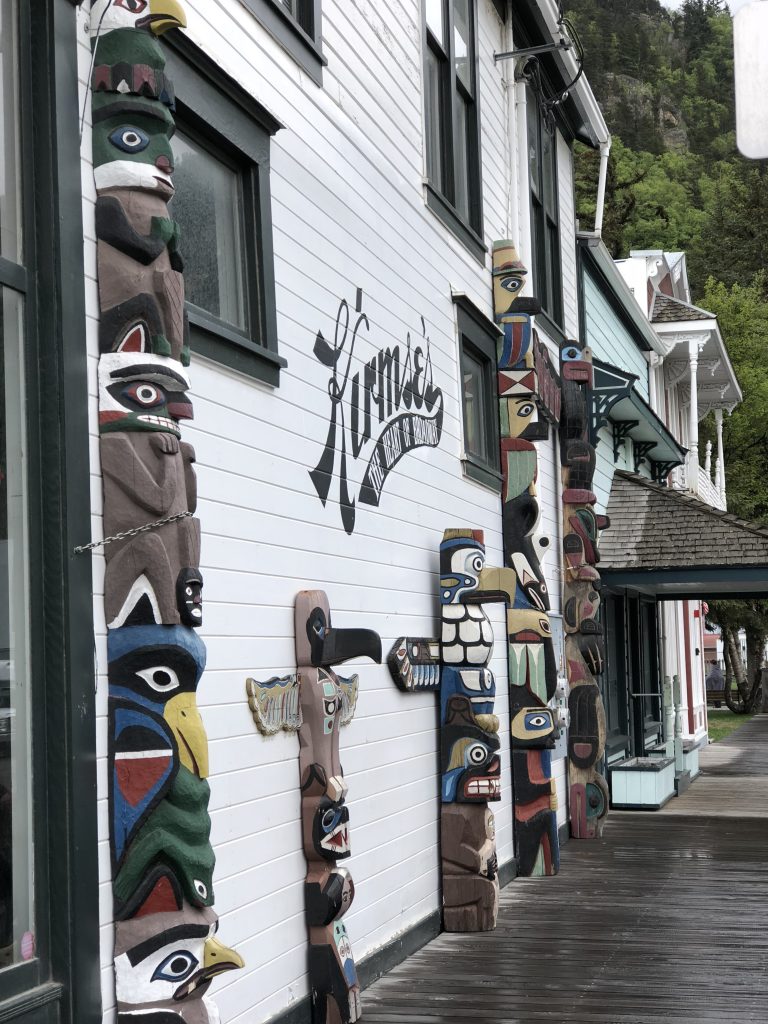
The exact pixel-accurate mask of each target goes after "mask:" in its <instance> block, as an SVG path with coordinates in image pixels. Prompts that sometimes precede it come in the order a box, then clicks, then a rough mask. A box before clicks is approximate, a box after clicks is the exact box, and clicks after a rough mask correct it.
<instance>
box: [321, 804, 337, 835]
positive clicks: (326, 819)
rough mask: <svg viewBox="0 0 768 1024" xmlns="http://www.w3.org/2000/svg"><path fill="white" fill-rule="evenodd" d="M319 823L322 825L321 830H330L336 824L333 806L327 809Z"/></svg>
mask: <svg viewBox="0 0 768 1024" xmlns="http://www.w3.org/2000/svg"><path fill="white" fill-rule="evenodd" d="M320 824H321V825H322V828H323V832H330V831H331V829H332V828H333V827H334V825H335V824H336V811H335V810H334V809H333V808H331V809H329V810H327V811H326V812H325V814H324V815H323V817H322V819H321V821H320Z"/></svg>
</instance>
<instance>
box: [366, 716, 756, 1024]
mask: <svg viewBox="0 0 768 1024" xmlns="http://www.w3.org/2000/svg"><path fill="white" fill-rule="evenodd" d="M718 748H720V749H718ZM726 749H727V750H728V751H729V752H732V751H736V753H735V755H733V756H731V754H730V753H729V754H727V755H724V754H723V751H724V750H726ZM704 753H705V756H704V757H703V759H702V760H703V762H704V763H705V765H706V767H705V774H704V777H702V778H700V779H698V780H697V781H696V782H695V783H694V784H693V785H692V786H691V788H690V789H689V790H688V792H687V793H686V794H684V795H683V796H682V797H680V798H679V799H677V800H674V801H672V802H671V803H670V804H669V805H668V808H667V809H666V811H665V812H664V813H661V814H658V813H657V814H653V813H647V814H637V813H635V814H620V813H613V814H612V816H611V817H610V819H609V826H608V828H607V829H606V833H605V836H604V838H603V839H602V840H600V841H598V842H594V843H589V842H581V843H578V842H570V843H568V844H567V845H566V846H565V847H564V849H563V858H562V868H561V873H560V875H559V876H558V877H557V878H554V879H552V878H547V879H518V880H517V881H515V882H513V883H512V884H511V885H509V886H507V888H506V889H505V890H504V891H503V892H502V896H501V909H500V912H499V923H498V928H497V930H496V931H495V932H492V933H488V934H484V935H445V934H443V935H441V936H440V937H439V938H437V939H436V940H435V941H434V942H432V943H430V944H429V945H428V946H426V947H424V949H422V950H421V951H420V952H418V953H417V954H416V955H414V956H412V957H411V958H410V959H409V960H407V961H406V962H405V963H403V964H401V965H400V966H399V967H397V968H395V970H393V971H392V972H391V973H390V974H388V975H387V976H386V977H384V978H382V979H381V980H380V981H378V982H376V983H375V984H374V985H373V986H371V988H369V989H367V990H366V991H365V993H364V994H363V1007H364V1017H363V1019H364V1021H365V1022H366V1024H534V1022H539V1021H551V1022H557V1024H576V1022H580V1024H681V1022H684V1021H685V1022H689V1024H704V1022H708V1024H709V1022H711V1024H718V1022H722V1024H731V1022H733V1024H735V1022H737V1021H738V1022H740V1024H747V1022H759V1024H767V1022H768V806H766V805H762V810H760V809H759V808H758V809H757V810H755V808H754V806H753V805H752V804H749V803H748V802H747V801H745V800H744V798H743V792H744V791H745V790H746V791H749V789H750V788H752V789H753V791H754V790H755V789H756V790H760V791H762V792H765V789H764V787H765V785H766V779H768V716H763V717H761V718H757V719H754V720H753V721H752V722H750V723H748V724H746V725H745V726H742V728H741V729H739V730H738V731H737V732H736V733H734V734H733V735H732V736H731V738H730V739H729V740H728V741H726V742H725V743H724V744H723V745H722V746H721V745H720V744H718V745H717V747H715V748H714V750H713V749H712V748H710V750H708V751H706V752H704ZM712 783H714V784H715V787H716V788H717V794H716V797H717V798H716V800H715V801H714V804H713V805H712V806H711V807H709V808H708V809H707V808H706V807H705V808H702V807H701V806H698V804H699V801H700V798H699V797H698V796H697V795H696V791H697V790H698V789H700V790H701V791H702V792H703V791H704V790H705V788H706V787H707V786H709V785H711V784H712ZM728 792H730V799H729V797H728ZM694 801H695V802H696V804H697V806H696V809H691V808H693V806H694V805H693V802H694ZM736 805H738V806H743V807H744V808H745V811H746V813H735V814H734V813H732V812H733V808H734V806H736Z"/></svg>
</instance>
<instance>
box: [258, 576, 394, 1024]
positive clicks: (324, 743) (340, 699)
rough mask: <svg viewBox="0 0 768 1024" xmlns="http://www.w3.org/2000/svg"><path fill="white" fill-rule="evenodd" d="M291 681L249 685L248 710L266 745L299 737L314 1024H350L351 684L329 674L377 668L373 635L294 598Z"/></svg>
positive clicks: (309, 594)
mask: <svg viewBox="0 0 768 1024" xmlns="http://www.w3.org/2000/svg"><path fill="white" fill-rule="evenodd" d="M295 616H296V665H297V668H298V671H297V672H296V674H295V675H290V676H284V677H283V678H279V679H269V680H267V681H266V682H264V683H260V682H257V681H256V680H255V679H249V680H248V682H247V684H246V689H247V692H248V703H249V704H250V707H251V711H252V712H253V718H254V721H255V723H256V726H257V728H258V729H259V731H260V732H261V733H263V734H264V735H265V736H271V735H274V734H275V733H277V732H279V731H280V730H281V729H284V730H285V731H286V732H298V734H299V748H300V750H299V776H300V785H301V826H302V834H303V838H304V856H305V857H306V859H307V876H306V882H305V884H304V900H305V913H306V920H307V930H308V932H309V980H310V985H311V986H312V1020H313V1022H314V1024H349V1022H352V1021H356V1020H359V1018H360V987H359V985H358V982H357V973H356V971H355V961H354V958H353V956H352V946H351V944H350V941H349V938H348V937H347V930H346V928H345V926H344V922H343V921H342V918H343V916H344V914H346V912H347V910H348V909H349V906H350V904H351V903H352V899H353V897H354V894H355V887H354V884H353V882H352V878H351V876H350V874H349V872H348V871H347V869H346V868H344V867H340V866H339V861H341V860H345V859H346V858H347V857H349V856H350V854H351V852H352V851H351V849H350V844H349V811H348V809H347V807H346V806H345V802H344V801H345V798H346V795H347V788H348V787H347V784H346V782H345V781H344V773H343V771H342V768H341V761H340V760H339V729H340V728H341V727H342V726H344V725H348V724H349V723H350V722H351V721H352V718H353V717H354V714H355V706H356V704H357V690H358V677H357V676H352V677H351V678H349V679H343V678H342V677H341V676H338V675H337V674H336V673H335V672H334V671H333V667H332V666H334V665H340V664H341V663H342V662H344V661H348V660H349V659H350V658H359V657H364V656H365V657H369V658H372V659H373V660H374V661H376V662H380V661H381V639H380V637H379V635H378V633H374V632H373V630H370V629H334V628H332V626H331V612H330V608H329V606H328V598H327V597H326V595H325V593H324V592H323V591H322V590H303V591H301V593H299V594H298V595H297V597H296V609H295Z"/></svg>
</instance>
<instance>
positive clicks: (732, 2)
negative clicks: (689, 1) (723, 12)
mask: <svg viewBox="0 0 768 1024" xmlns="http://www.w3.org/2000/svg"><path fill="white" fill-rule="evenodd" d="M661 2H662V3H663V4H664V6H665V7H670V8H672V10H675V9H676V8H677V7H679V6H680V4H681V3H682V0H661ZM748 3H750V0H728V6H729V7H730V8H731V14H735V13H736V11H738V9H739V8H740V7H743V6H744V4H748Z"/></svg>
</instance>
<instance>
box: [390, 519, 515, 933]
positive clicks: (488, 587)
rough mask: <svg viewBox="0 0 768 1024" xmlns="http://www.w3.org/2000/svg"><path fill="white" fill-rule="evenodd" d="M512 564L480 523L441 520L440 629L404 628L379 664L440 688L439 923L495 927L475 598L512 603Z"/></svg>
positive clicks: (484, 696)
mask: <svg viewBox="0 0 768 1024" xmlns="http://www.w3.org/2000/svg"><path fill="white" fill-rule="evenodd" d="M516 582H517V581H516V577H515V574H514V572H513V571H512V570H511V569H494V568H491V567H490V566H486V564H485V544H484V538H483V533H482V531H481V530H446V531H445V534H444V536H443V542H442V544H441V545H440V605H441V618H442V626H441V633H440V639H439V640H437V639H435V640H432V639H425V638H413V637H403V638H402V639H400V640H398V641H397V642H396V643H395V645H394V647H393V648H392V650H391V652H390V655H389V659H388V665H389V670H390V673H391V674H392V678H393V679H394V681H395V683H396V684H397V686H398V687H399V688H400V689H401V690H405V691H407V692H411V693H413V692H416V693H420V692H421V691H423V690H436V691H439V694H440V726H441V728H440V764H441V769H440V770H441V785H440V801H441V806H440V843H441V859H442V882H443V925H444V927H445V930H446V931H449V932H481V931H490V930H491V929H493V928H495V927H496V914H497V912H498V907H499V881H498V865H497V858H496V832H495V828H494V821H493V814H492V812H491V810H490V808H489V807H488V801H490V800H500V799H501V761H500V759H499V747H500V742H499V736H498V733H499V720H498V718H497V717H496V715H494V713H493V703H494V698H495V696H496V683H495V681H494V678H493V673H492V672H491V671H490V670H489V669H488V668H487V665H488V662H489V661H490V660H491V654H492V652H493V630H492V628H491V623H490V621H489V619H488V616H487V615H486V613H485V611H484V609H483V608H482V607H480V605H481V602H482V603H490V602H494V601H503V602H504V603H505V604H508V605H511V603H512V601H513V599H514V595H515V591H516Z"/></svg>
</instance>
